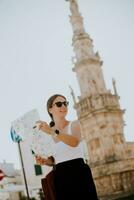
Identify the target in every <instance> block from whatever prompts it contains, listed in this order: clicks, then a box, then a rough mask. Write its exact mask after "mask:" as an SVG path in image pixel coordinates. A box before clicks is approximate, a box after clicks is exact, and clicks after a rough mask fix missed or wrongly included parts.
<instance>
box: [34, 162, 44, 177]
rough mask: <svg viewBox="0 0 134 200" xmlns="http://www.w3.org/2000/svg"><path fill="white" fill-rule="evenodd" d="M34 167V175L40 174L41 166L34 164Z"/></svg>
mask: <svg viewBox="0 0 134 200" xmlns="http://www.w3.org/2000/svg"><path fill="white" fill-rule="evenodd" d="M34 169H35V175H36V176H38V175H42V168H41V166H40V165H34Z"/></svg>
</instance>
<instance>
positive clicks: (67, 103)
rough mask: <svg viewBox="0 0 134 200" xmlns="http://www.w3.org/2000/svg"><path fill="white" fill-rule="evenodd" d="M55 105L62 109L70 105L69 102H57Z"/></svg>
mask: <svg viewBox="0 0 134 200" xmlns="http://www.w3.org/2000/svg"><path fill="white" fill-rule="evenodd" d="M54 105H56V106H57V107H58V108H60V107H61V106H62V105H64V106H65V107H67V106H68V105H69V102H68V101H63V102H61V101H57V102H56V103H54Z"/></svg>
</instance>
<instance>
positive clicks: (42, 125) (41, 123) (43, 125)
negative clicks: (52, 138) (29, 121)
mask: <svg viewBox="0 0 134 200" xmlns="http://www.w3.org/2000/svg"><path fill="white" fill-rule="evenodd" d="M36 124H37V127H38V128H39V130H42V131H43V132H45V133H47V134H49V135H51V134H52V129H51V128H50V127H49V125H48V124H47V123H46V122H44V121H37V122H36Z"/></svg>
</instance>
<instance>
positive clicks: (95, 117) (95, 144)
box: [68, 0, 134, 200]
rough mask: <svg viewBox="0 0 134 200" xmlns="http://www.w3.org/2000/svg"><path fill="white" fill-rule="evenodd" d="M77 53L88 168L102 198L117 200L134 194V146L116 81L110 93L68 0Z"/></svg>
mask: <svg viewBox="0 0 134 200" xmlns="http://www.w3.org/2000/svg"><path fill="white" fill-rule="evenodd" d="M68 1H69V4H70V11H71V15H70V22H71V25H72V29H73V39H72V45H73V49H74V53H75V63H74V67H73V71H74V72H75V73H76V76H77V80H78V83H79V86H80V91H81V95H80V97H79V101H78V102H75V101H74V102H75V109H76V111H77V116H78V119H79V120H80V122H81V128H82V135H83V137H84V138H85V140H86V144H87V149H88V155H89V165H90V167H91V169H92V173H93V177H94V180H95V184H96V187H97V191H98V194H99V196H100V198H101V199H106V200H110V199H114V197H115V198H116V197H118V196H119V197H121V196H123V195H126V194H130V193H133V192H134V143H133V142H126V141H125V137H124V133H123V131H124V130H123V129H124V120H123V114H124V110H123V109H122V108H121V107H120V103H119V96H118V94H117V91H116V85H115V81H114V80H113V89H114V93H113V94H112V92H111V91H109V90H107V88H106V84H105V81H104V77H103V72H102V64H103V62H102V61H101V58H100V56H99V54H98V52H97V53H95V52H94V49H93V40H92V39H91V38H90V36H89V34H87V33H86V31H85V29H84V24H83V18H82V16H81V14H80V12H79V9H78V3H77V0H68Z"/></svg>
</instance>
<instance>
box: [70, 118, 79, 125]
mask: <svg viewBox="0 0 134 200" xmlns="http://www.w3.org/2000/svg"><path fill="white" fill-rule="evenodd" d="M71 125H72V126H80V122H79V120H78V119H75V120H73V121H71Z"/></svg>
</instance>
